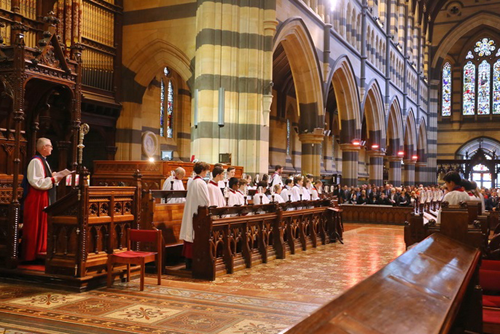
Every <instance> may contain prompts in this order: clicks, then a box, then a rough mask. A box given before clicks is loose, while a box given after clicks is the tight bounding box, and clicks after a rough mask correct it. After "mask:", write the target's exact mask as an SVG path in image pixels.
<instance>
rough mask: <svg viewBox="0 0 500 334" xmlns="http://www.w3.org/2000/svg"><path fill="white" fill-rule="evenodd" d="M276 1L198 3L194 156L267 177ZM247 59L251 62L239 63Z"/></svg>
mask: <svg viewBox="0 0 500 334" xmlns="http://www.w3.org/2000/svg"><path fill="white" fill-rule="evenodd" d="M276 25H277V21H276V1H275V0H270V1H239V0H225V1H207V0H198V1H197V11H196V30H197V36H196V51H195V74H194V85H193V88H194V90H195V92H194V94H193V96H194V97H193V99H194V103H193V108H194V110H193V118H192V119H193V122H192V128H191V152H192V154H194V155H196V158H197V159H200V160H203V161H207V162H211V163H213V162H218V161H219V154H220V153H231V154H232V164H235V165H240V166H244V167H245V172H247V173H264V172H267V170H268V162H269V111H270V105H271V99H272V91H271V87H272V84H271V82H272V62H273V37H274V34H275V32H276ZM241 59H245V61H238V60H241Z"/></svg>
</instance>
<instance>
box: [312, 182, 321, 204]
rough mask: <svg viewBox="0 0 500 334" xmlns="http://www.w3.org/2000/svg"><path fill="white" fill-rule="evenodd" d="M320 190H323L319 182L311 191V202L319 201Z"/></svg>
mask: <svg viewBox="0 0 500 334" xmlns="http://www.w3.org/2000/svg"><path fill="white" fill-rule="evenodd" d="M322 188H323V182H321V181H320V180H318V181H316V183H315V184H314V186H313V187H312V189H311V195H312V199H313V201H315V200H318V199H319V195H320V194H321V191H322Z"/></svg>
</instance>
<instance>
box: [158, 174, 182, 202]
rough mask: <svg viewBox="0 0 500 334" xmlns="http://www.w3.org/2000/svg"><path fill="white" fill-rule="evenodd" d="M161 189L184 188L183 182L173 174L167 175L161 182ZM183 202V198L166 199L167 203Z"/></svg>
mask: <svg viewBox="0 0 500 334" xmlns="http://www.w3.org/2000/svg"><path fill="white" fill-rule="evenodd" d="M172 181H173V183H172ZM162 190H184V184H183V183H182V180H179V179H176V178H175V177H174V176H169V177H168V178H167V179H166V180H165V182H163V188H162ZM184 202H186V199H185V198H170V199H168V201H167V203H168V204H174V203H184Z"/></svg>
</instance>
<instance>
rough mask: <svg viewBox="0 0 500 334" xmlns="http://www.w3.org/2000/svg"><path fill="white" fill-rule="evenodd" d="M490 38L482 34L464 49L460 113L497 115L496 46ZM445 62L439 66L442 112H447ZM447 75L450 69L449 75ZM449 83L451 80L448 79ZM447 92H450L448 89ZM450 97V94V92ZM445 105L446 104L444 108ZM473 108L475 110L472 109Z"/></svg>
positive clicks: (499, 77) (499, 70)
mask: <svg viewBox="0 0 500 334" xmlns="http://www.w3.org/2000/svg"><path fill="white" fill-rule="evenodd" d="M495 50H497V46H496V42H495V41H494V40H493V39H490V38H487V37H484V38H481V39H480V40H478V41H477V42H476V43H475V44H474V46H473V47H472V48H471V49H470V50H467V53H466V55H465V64H464V67H463V90H462V114H463V115H475V114H476V113H477V115H489V114H491V113H492V114H497V115H500V49H498V50H497V52H495ZM447 66H448V63H446V64H445V65H444V67H443V82H442V97H443V98H442V115H443V116H450V115H451V103H450V104H448V102H449V100H448V99H447V92H448V89H450V92H451V86H449V85H448V83H447V80H448V76H447V69H448V68H447ZM449 77H450V78H451V73H450V76H449ZM450 84H451V83H450ZM450 94H451V93H450ZM450 98H451V95H450ZM448 105H449V106H450V107H449V109H448ZM476 111H477V112H476Z"/></svg>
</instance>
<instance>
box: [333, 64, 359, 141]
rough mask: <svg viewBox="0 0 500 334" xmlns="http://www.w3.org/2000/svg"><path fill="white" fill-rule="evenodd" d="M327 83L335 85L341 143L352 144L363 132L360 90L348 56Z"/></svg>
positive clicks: (336, 67)
mask: <svg viewBox="0 0 500 334" xmlns="http://www.w3.org/2000/svg"><path fill="white" fill-rule="evenodd" d="M330 75H331V77H330V79H329V80H328V81H327V82H331V83H332V84H333V90H334V92H335V99H336V101H337V108H338V118H339V126H340V142H341V143H350V142H351V141H352V140H353V139H355V138H359V135H360V131H361V119H360V118H361V117H360V103H359V90H358V85H357V83H356V78H355V76H354V71H353V69H352V65H351V63H350V61H349V59H348V58H347V57H346V56H342V57H340V58H339V59H338V60H337V61H336V63H335V65H334V67H333V70H332V72H331V74H330Z"/></svg>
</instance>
